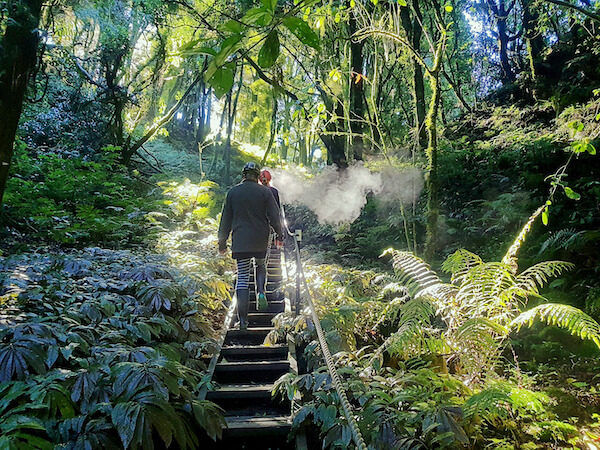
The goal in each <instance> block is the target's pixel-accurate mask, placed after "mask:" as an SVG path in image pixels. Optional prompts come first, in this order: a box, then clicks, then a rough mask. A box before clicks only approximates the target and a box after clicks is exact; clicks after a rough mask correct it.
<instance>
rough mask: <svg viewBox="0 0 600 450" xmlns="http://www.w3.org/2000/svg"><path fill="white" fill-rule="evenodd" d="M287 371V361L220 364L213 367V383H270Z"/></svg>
mask: <svg viewBox="0 0 600 450" xmlns="http://www.w3.org/2000/svg"><path fill="white" fill-rule="evenodd" d="M289 370H290V363H289V361H288V360H275V361H233V362H220V363H217V366H216V367H215V373H214V375H213V381H216V382H217V383H220V384H235V383H272V382H275V381H276V380H277V379H279V377H281V376H282V375H284V374H286V373H288V372H289Z"/></svg>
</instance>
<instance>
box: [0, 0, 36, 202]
mask: <svg viewBox="0 0 600 450" xmlns="http://www.w3.org/2000/svg"><path fill="white" fill-rule="evenodd" d="M6 10H7V14H8V17H7V18H6V19H5V20H6V27H5V29H4V34H2V35H0V49H1V51H0V207H2V200H3V198H4V190H5V189H6V182H7V180H8V173H9V170H10V163H11V160H12V157H13V151H14V142H15V137H16V134H17V127H18V125H19V118H20V117H21V112H22V110H23V102H24V99H25V92H26V90H27V82H28V80H29V76H30V74H31V73H32V71H33V70H34V68H35V65H36V62H37V48H38V44H39V32H38V30H37V28H38V26H39V22H40V16H41V12H42V1H40V0H20V1H9V2H8V5H7V9H6Z"/></svg>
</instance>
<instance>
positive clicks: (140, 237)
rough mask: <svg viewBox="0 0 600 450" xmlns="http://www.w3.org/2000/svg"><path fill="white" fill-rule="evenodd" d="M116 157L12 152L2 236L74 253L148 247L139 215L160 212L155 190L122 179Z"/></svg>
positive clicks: (113, 151)
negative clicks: (76, 250) (101, 248)
mask: <svg viewBox="0 0 600 450" xmlns="http://www.w3.org/2000/svg"><path fill="white" fill-rule="evenodd" d="M117 157H118V148H115V147H107V148H104V149H103V150H102V151H101V152H100V153H99V154H98V156H97V158H96V160H95V161H92V160H87V159H84V158H81V157H77V158H70V157H68V155H61V154H53V153H40V154H35V153H34V152H32V151H29V150H27V149H26V148H25V147H23V146H17V149H16V152H15V157H14V160H13V166H12V168H11V174H12V175H11V177H10V178H9V181H8V185H7V189H6V195H5V211H4V219H5V220H4V222H5V223H6V225H7V226H8V232H7V234H8V236H9V237H12V238H13V239H14V240H15V241H16V242H19V241H24V240H27V241H28V242H33V243H37V244H49V243H58V244H61V245H68V246H76V247H82V246H85V245H90V244H92V245H96V244H98V245H102V246H106V247H111V248H123V247H125V246H131V245H140V244H144V243H146V242H148V241H147V238H151V237H152V235H151V234H150V235H149V234H148V233H147V232H146V230H147V228H146V219H145V214H146V213H147V212H150V211H152V210H154V209H157V208H160V204H159V197H157V196H153V195H152V194H153V193H154V192H156V191H157V190H156V189H155V188H154V187H153V186H152V185H148V184H146V183H143V182H141V181H140V180H139V179H138V178H137V177H136V175H135V174H134V173H128V172H127V170H126V169H125V168H124V167H122V166H121V165H120V164H118V162H117Z"/></svg>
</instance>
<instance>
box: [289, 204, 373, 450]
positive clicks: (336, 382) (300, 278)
mask: <svg viewBox="0 0 600 450" xmlns="http://www.w3.org/2000/svg"><path fill="white" fill-rule="evenodd" d="M281 215H282V218H283V224H284V228H285V232H286V233H287V235H288V236H289V237H292V238H293V239H294V256H295V260H296V274H295V275H296V299H295V313H296V315H298V314H299V312H300V304H301V297H300V284H301V283H302V285H303V286H304V290H305V291H306V300H307V304H308V306H309V308H310V313H311V317H312V320H313V322H314V325H315V329H316V331H317V337H318V339H319V346H320V347H321V352H322V353H323V358H324V359H325V363H326V364H327V370H328V371H329V375H330V376H331V380H332V382H333V386H334V387H335V390H336V391H337V393H338V396H339V398H340V403H341V404H342V409H343V411H344V416H345V417H346V420H347V421H348V425H349V426H350V429H351V431H352V438H353V439H354V442H355V444H356V447H357V448H358V449H359V450H367V444H366V443H365V441H364V439H363V437H362V434H361V432H360V429H359V427H358V423H357V422H356V418H355V417H354V413H353V411H352V405H350V402H349V401H348V396H347V395H346V390H345V389H344V386H343V385H342V381H341V379H340V376H339V375H338V373H337V370H336V368H335V363H334V362H333V358H332V356H331V351H330V350H329V347H328V346H327V341H326V340H325V334H324V333H323V329H322V328H321V322H320V320H319V316H318V315H317V311H316V309H315V305H314V302H313V299H312V294H311V292H310V289H309V287H308V283H307V282H306V277H305V275H304V270H303V268H302V261H301V258H300V245H299V242H300V241H301V240H302V231H301V230H295V232H294V233H292V232H291V231H290V230H289V228H288V226H287V221H286V218H285V209H284V208H283V205H281ZM297 231H300V233H298V232H297Z"/></svg>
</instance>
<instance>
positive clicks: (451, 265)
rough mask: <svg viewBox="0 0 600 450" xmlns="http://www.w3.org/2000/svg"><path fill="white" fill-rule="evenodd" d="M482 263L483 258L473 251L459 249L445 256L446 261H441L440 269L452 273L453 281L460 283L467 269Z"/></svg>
mask: <svg viewBox="0 0 600 450" xmlns="http://www.w3.org/2000/svg"><path fill="white" fill-rule="evenodd" d="M482 263H483V260H482V259H481V258H480V257H479V256H477V255H476V254H475V253H471V252H470V251H468V250H465V249H460V250H457V251H455V252H454V253H452V254H451V255H450V256H448V258H446V261H444V262H443V263H442V270H443V271H444V272H446V273H451V274H452V282H453V283H458V284H460V283H462V279H463V277H464V275H466V273H467V272H468V271H469V269H471V268H472V267H474V266H477V265H479V264H482Z"/></svg>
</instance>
